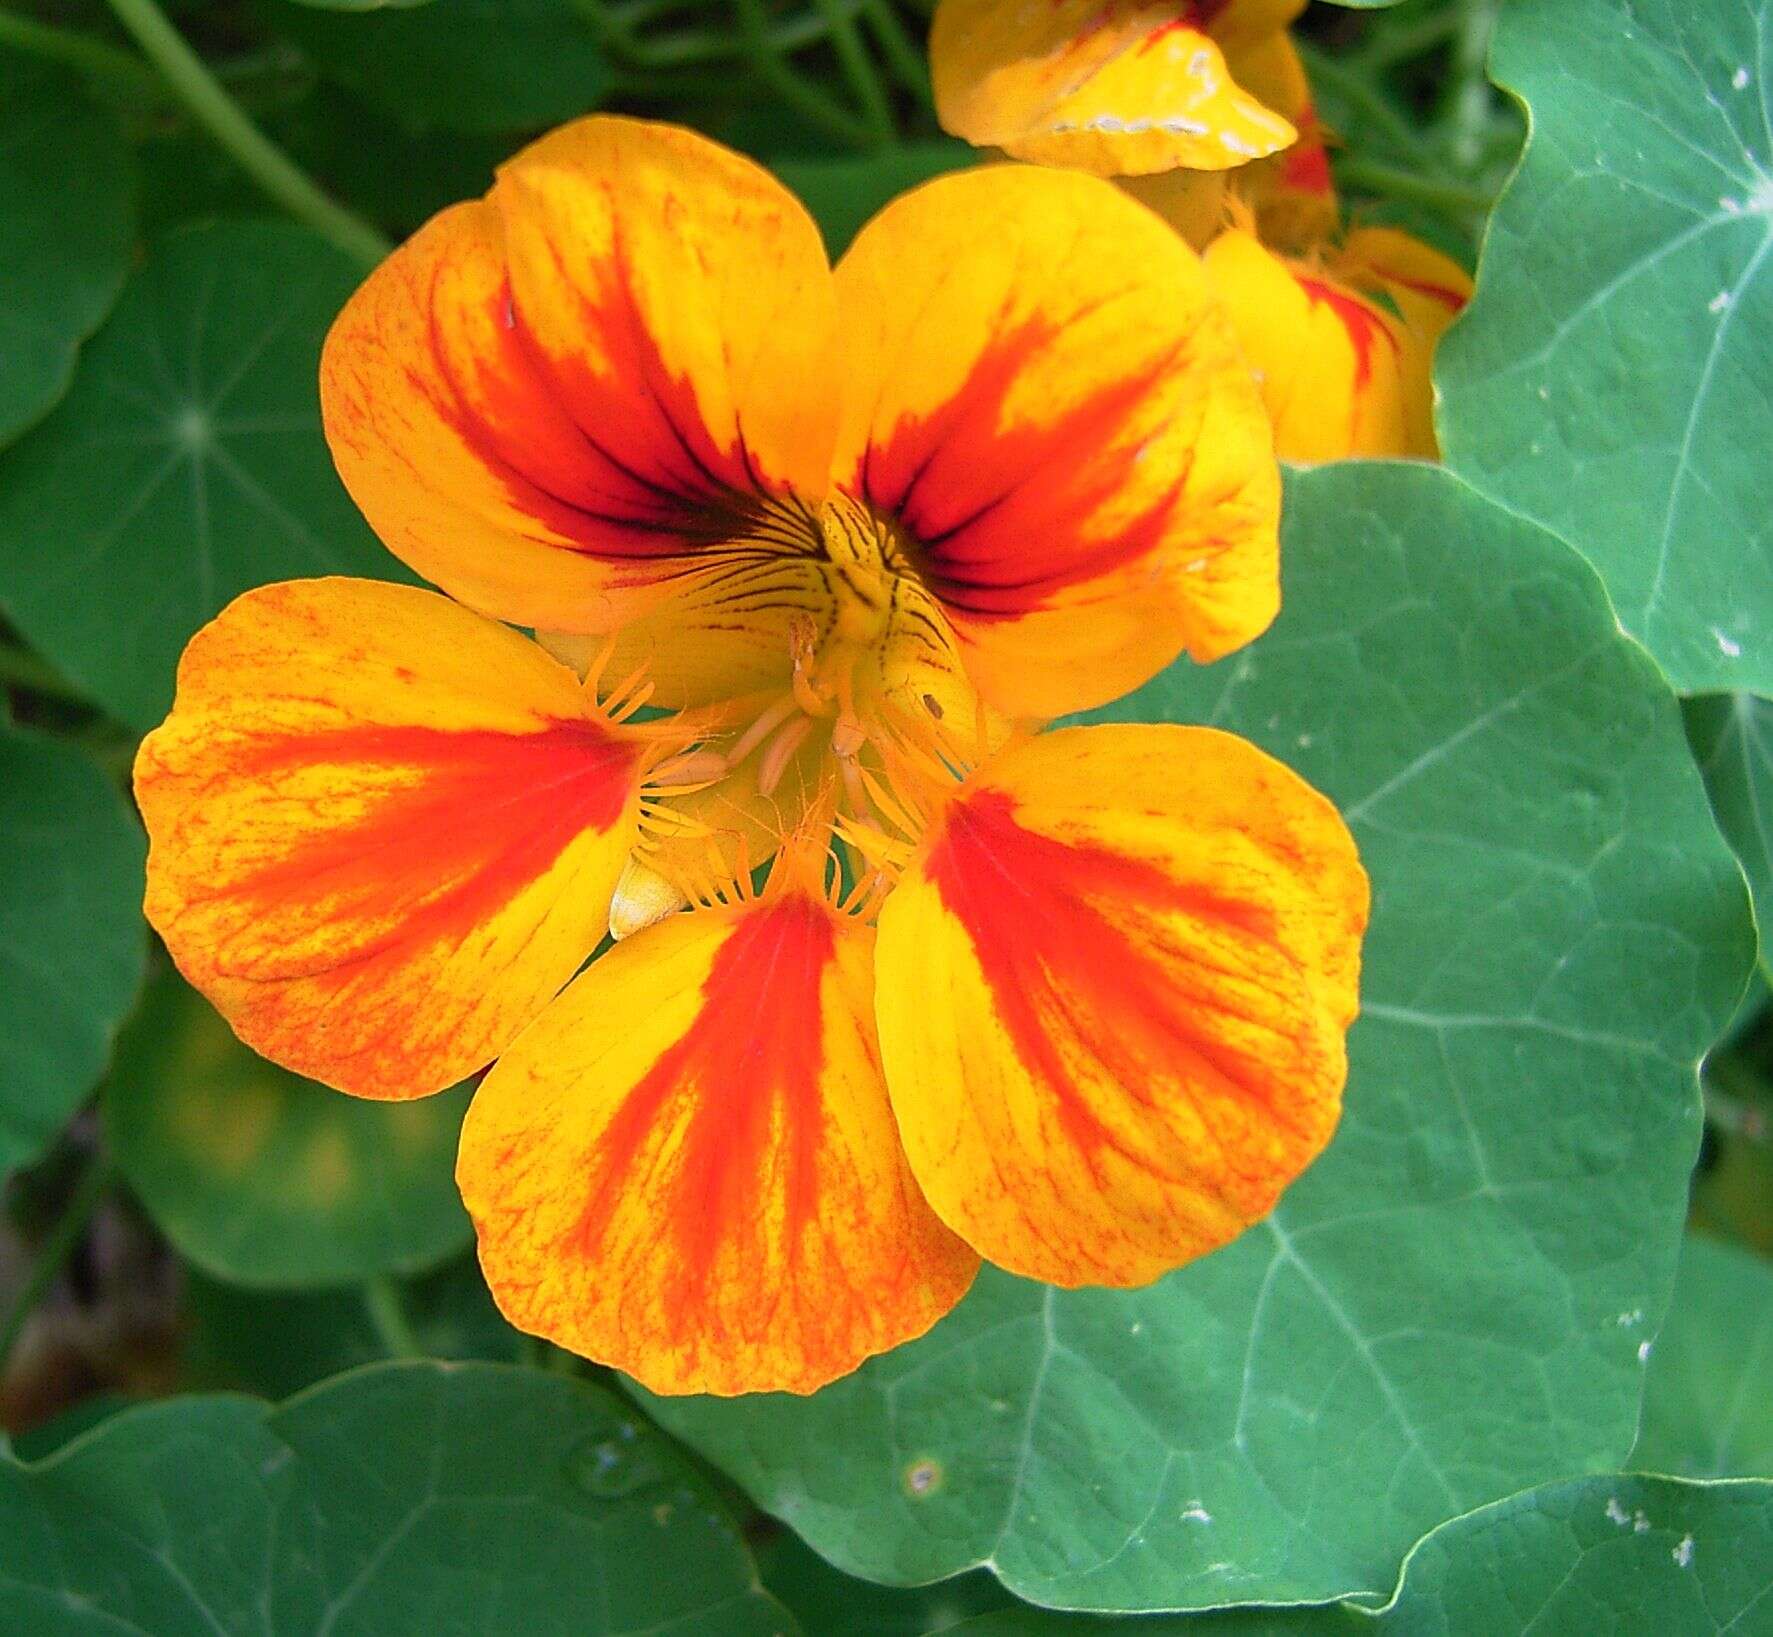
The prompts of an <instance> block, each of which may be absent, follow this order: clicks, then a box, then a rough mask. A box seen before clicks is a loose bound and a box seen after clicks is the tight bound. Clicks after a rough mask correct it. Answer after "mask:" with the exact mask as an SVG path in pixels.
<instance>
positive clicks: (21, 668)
mask: <svg viewBox="0 0 1773 1637" xmlns="http://www.w3.org/2000/svg"><path fill="white" fill-rule="evenodd" d="M7 687H10V688H23V689H25V690H26V691H27V692H29V693H34V694H39V695H41V696H42V697H43V698H45V699H59V700H60V701H61V702H62V703H63V704H65V705H90V704H91V703H92V701H91V700H90V699H88V698H87V697H86V695H85V694H83V693H82V692H81V691H80V690H79V689H78V688H77V687H75V686H74V684H73V683H72V682H70V681H68V679H67V678H66V677H64V676H63V675H62V674H61V672H60V671H58V670H56V668H55V667H54V666H53V665H51V664H49V663H48V661H46V660H42V659H39V658H38V657H37V656H36V655H35V654H33V653H27V652H26V651H25V650H24V649H23V648H10V647H7V646H6V645H5V644H0V688H7Z"/></svg>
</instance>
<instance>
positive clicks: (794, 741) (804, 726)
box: [757, 716, 813, 796]
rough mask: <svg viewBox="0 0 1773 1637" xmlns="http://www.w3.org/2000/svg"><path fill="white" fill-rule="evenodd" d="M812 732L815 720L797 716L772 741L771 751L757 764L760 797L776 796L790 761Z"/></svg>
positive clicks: (764, 754)
mask: <svg viewBox="0 0 1773 1637" xmlns="http://www.w3.org/2000/svg"><path fill="white" fill-rule="evenodd" d="M812 731H813V719H812V718H811V717H810V716H796V717H795V718H794V720H793V721H791V722H790V723H789V724H788V725H787V726H786V727H785V728H783V729H782V731H781V732H780V733H778V734H777V735H776V737H775V738H774V739H773V740H771V741H770V746H769V749H767V750H766V751H765V752H764V753H763V757H762V759H761V760H760V761H759V762H758V764H757V789H758V793H759V794H760V795H764V796H772V795H774V794H775V791H776V786H777V785H779V784H780V783H781V782H782V775H783V774H784V773H786V772H787V771H788V763H789V761H790V759H791V758H792V757H793V755H794V753H795V751H797V750H799V749H800V747H801V746H802V745H803V744H805V743H806V741H807V736H808V735H809V734H810V733H811V732H812Z"/></svg>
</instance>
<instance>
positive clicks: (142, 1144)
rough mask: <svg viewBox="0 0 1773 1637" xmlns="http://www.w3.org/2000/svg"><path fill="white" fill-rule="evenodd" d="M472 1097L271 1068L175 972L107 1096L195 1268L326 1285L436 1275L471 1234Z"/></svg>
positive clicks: (163, 1219)
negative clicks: (461, 1158)
mask: <svg viewBox="0 0 1773 1637" xmlns="http://www.w3.org/2000/svg"><path fill="white" fill-rule="evenodd" d="M469 1095H470V1091H469V1088H468V1087H466V1086H458V1087H456V1088H455V1089H454V1090H453V1091H446V1092H443V1093H441V1094H439V1095H438V1096H436V1097H425V1098H421V1099H419V1100H418V1101H416V1102H411V1103H372V1102H365V1101H363V1100H361V1099H359V1098H355V1097H347V1096H346V1095H345V1094H344V1093H343V1092H338V1091H332V1090H329V1089H328V1088H327V1087H325V1086H320V1085H316V1084H315V1083H314V1082H313V1081H311V1080H304V1079H302V1078H301V1077H300V1076H298V1075H294V1074H290V1073H288V1072H287V1071H286V1070H284V1069H280V1068H278V1067H277V1066H276V1064H274V1063H268V1062H266V1061H265V1059H264V1058H262V1057H260V1056H259V1055H258V1054H257V1053H256V1052H253V1051H249V1050H248V1049H247V1048H246V1047H245V1046H242V1045H241V1044H240V1043H239V1041H237V1040H236V1039H235V1038H234V1036H233V1034H232V1032H231V1031H230V1030H229V1028H228V1026H227V1024H226V1023H224V1022H223V1021H222V1020H221V1018H219V1017H218V1016H217V1015H216V1014H215V1012H214V1011H213V1010H212V1009H211V1008H210V1005H209V1003H208V1002H207V1001H205V1000H204V999H203V998H202V997H201V996H200V995H198V994H197V993H196V991H195V990H193V989H191V988H190V987H189V986H188V985H187V984H185V983H184V982H183V981H182V980H181V979H180V978H179V977H178V975H177V974H176V973H173V972H170V971H168V972H166V973H164V974H162V975H161V976H160V977H159V978H157V979H156V980H155V981H154V983H153V984H151V985H150V986H149V989H148V994H147V998H146V1000H145V1001H144V1002H143V1005H142V1008H141V1010H140V1012H139V1013H137V1015H136V1016H135V1018H134V1019H133V1020H132V1021H131V1023H130V1026H129V1027H128V1028H127V1029H126V1030H125V1031H124V1035H123V1039H122V1041H121V1042H120V1043H119V1047H118V1053H117V1066H116V1069H115V1071H114V1072H113V1073H112V1075H111V1077H110V1079H109V1080H108V1081H107V1082H106V1086H105V1099H104V1110H105V1129H106V1132H107V1134H108V1136H109V1137H110V1141H111V1147H112V1150H113V1152H114V1153H115V1155H116V1157H117V1162H118V1164H119V1165H120V1166H121V1167H122V1168H123V1173H124V1175H125V1176H126V1177H128V1179H129V1183H130V1186H131V1187H132V1188H133V1189H134V1190H135V1192H136V1194H137V1195H138V1196H139V1197H140V1199H141V1202H142V1203H143V1205H145V1206H146V1207H147V1209H148V1213H149V1215H151V1216H152V1217H153V1218H154V1221H155V1223H156V1224H157V1225H158V1226H159V1228H160V1230H161V1231H162V1232H163V1233H164V1234H165V1235H166V1237H167V1238H168V1239H170V1240H171V1241H172V1242H173V1244H175V1245H176V1246H177V1247H178V1248H179V1249H180V1250H181V1251H182V1252H183V1253H184V1254H185V1255H186V1256H188V1257H189V1258H190V1259H191V1260H192V1261H193V1262H195V1263H196V1264H197V1265H198V1267H200V1268H203V1269H205V1270H206V1271H208V1272H210V1273H212V1274H214V1275H215V1276H216V1277H218V1278H221V1279H229V1280H233V1281H235V1282H237V1283H239V1284H247V1285H276V1286H288V1285H327V1284H343V1283H345V1282H347V1281H349V1280H355V1279H363V1278H366V1277H367V1276H368V1275H370V1274H372V1273H386V1272H403V1271H406V1270H409V1269H413V1268H421V1267H428V1266H430V1265H432V1264H433V1263H436V1262H438V1261H441V1260H442V1259H443V1258H444V1257H445V1256H448V1255H449V1254H450V1253H451V1252H452V1251H456V1250H459V1249H461V1247H462V1246H463V1245H465V1244H466V1243H467V1241H468V1238H469V1236H470V1234H471V1233H472V1231H473V1230H472V1229H471V1227H470V1226H469V1222H468V1217H467V1213H466V1212H464V1211H463V1209H462V1206H461V1200H460V1198H459V1196H458V1195H457V1193H456V1186H455V1157H456V1137H457V1134H458V1133H459V1132H460V1130H461V1125H462V1116H463V1114H464V1113H466V1112H467V1107H468V1098H469Z"/></svg>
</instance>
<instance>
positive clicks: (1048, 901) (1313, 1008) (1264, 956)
mask: <svg viewBox="0 0 1773 1637" xmlns="http://www.w3.org/2000/svg"><path fill="white" fill-rule="evenodd" d="M1367 898H1368V894H1367V882H1366V877H1365V875H1364V874H1363V873H1362V871H1361V868H1360V864H1359V862H1358V860H1357V858H1356V856H1355V850H1354V844H1353V842H1352V840H1351V839H1350V838H1349V835H1348V832H1347V830H1346V828H1345V827H1344V826H1343V824H1342V821H1341V819H1340V818H1339V817H1338V815H1337V814H1336V812H1335V810H1334V808H1332V807H1331V806H1330V804H1329V803H1328V802H1327V801H1325V800H1324V798H1323V797H1321V796H1319V795H1318V794H1317V793H1316V792H1315V791H1313V790H1311V789H1310V788H1309V787H1308V786H1307V785H1305V784H1304V783H1302V782H1301V781H1300V780H1299V779H1298V778H1297V777H1296V776H1295V775H1293V774H1292V773H1291V772H1289V771H1288V770H1287V769H1286V768H1284V767H1282V766H1281V765H1280V764H1279V763H1278V762H1275V761H1273V760H1271V759H1270V758H1269V757H1267V756H1265V755H1264V754H1263V753H1262V752H1260V751H1258V750H1257V749H1255V748H1254V747H1253V746H1251V745H1249V744H1247V743H1245V742H1244V741H1243V740H1241V739H1236V738H1233V737H1231V736H1229V735H1227V734H1222V733H1217V732H1214V731H1212V730H1210V729H1205V728H1180V727H1095V728H1073V729H1067V730H1063V731H1060V732H1057V733H1053V734H1049V735H1047V736H1045V737H1043V738H1039V739H1035V740H1033V741H1029V742H1025V743H1023V744H1021V745H1019V746H1017V747H1015V748H1013V749H1012V750H1010V751H1008V752H1006V753H1005V754H1004V755H1003V756H1002V757H1000V758H999V759H997V760H996V761H994V762H992V763H989V764H987V766H986V767H985V768H984V769H982V770H981V771H980V773H979V774H977V775H976V776H975V777H974V778H973V779H972V780H971V781H969V783H968V784H967V785H966V786H964V787H963V788H962V791H961V793H960V794H959V796H958V797H957V798H956V799H955V801H954V802H953V804H952V805H951V806H950V807H949V809H948V810H947V812H946V814H945V815H944V817H943V818H942V820H941V821H940V822H939V824H938V825H937V827H936V828H935V829H934V831H933V832H932V834H931V835H930V836H928V837H927V838H926V840H925V843H924V846H923V850H922V852H921V854H920V857H919V859H918V860H917V861H916V862H915V863H914V864H913V866H912V867H911V868H910V869H909V870H908V871H907V872H906V874H905V876H904V878H903V879H902V880H901V881H900V883H899V885H898V886H897V887H896V888H895V889H894V890H893V892H892V894H891V896H890V897H889V898H888V899H887V902H886V905H885V907H884V909H883V910H882V912H881V918H880V944H879V951H878V958H879V968H880V978H879V984H878V1001H877V1009H878V1015H879V1022H880V1037H881V1052H882V1060H883V1062H884V1064H885V1067H886V1074H887V1084H888V1086H889V1088H890V1090H891V1094H892V1099H893V1108H894V1112H895V1113H896V1114H897V1116H898V1119H899V1127H900V1131H901V1133H902V1134H903V1137H904V1140H905V1146H906V1151H907V1153H908V1154H909V1156H910V1159H911V1166H912V1169H913V1171H914V1172H915V1173H916V1176H917V1179H918V1181H919V1183H921V1184H922V1186H923V1190H924V1193H925V1195H926V1197H927V1198H928V1199H929V1201H930V1203H931V1204H932V1205H933V1206H934V1207H935V1209H936V1211H937V1213H938V1214H939V1215H940V1216H941V1217H942V1219H943V1220H944V1221H945V1222H947V1223H948V1225H949V1226H950V1227H952V1228H953V1229H954V1230H955V1231H956V1232H957V1233H959V1234H960V1235H961V1236H962V1237H963V1238H964V1239H966V1240H967V1241H968V1242H969V1243H970V1244H971V1245H973V1246H974V1247H975V1248H976V1249H977V1250H978V1251H979V1252H980V1253H981V1254H982V1255H984V1256H985V1257H986V1258H988V1259H989V1260H990V1261H993V1262H995V1263H997V1264H998V1265H1000V1266H1002V1267H1005V1268H1008V1269H1009V1270H1010V1271H1012V1272H1015V1273H1019V1274H1023V1275H1026V1276H1027V1277H1030V1278H1035V1279H1043V1280H1047V1281H1049V1282H1051V1283H1053V1284H1059V1285H1066V1286H1075V1285H1081V1284H1104V1285H1137V1284H1143V1283H1145V1282H1147V1281H1149V1280H1151V1279H1155V1278H1157V1277H1158V1276H1159V1275H1161V1274H1163V1273H1166V1272H1168V1271H1169V1270H1170V1269H1172V1268H1174V1267H1177V1266H1179V1265H1181V1264H1182V1263H1184V1262H1187V1261H1189V1260H1191V1259H1192V1258H1194V1257H1197V1256H1200V1255H1202V1254H1204V1253H1205V1252H1207V1251H1209V1250H1212V1249H1214V1248H1216V1247H1217V1246H1219V1245H1222V1244H1224V1243H1225V1242H1226V1241H1228V1240H1230V1239H1232V1238H1233V1237H1235V1236H1236V1235H1237V1234H1238V1233H1240V1232H1242V1230H1243V1229H1244V1228H1246V1227H1248V1226H1249V1225H1250V1224H1251V1223H1252V1222H1255V1221H1257V1220H1258V1219H1259V1218H1261V1217H1262V1216H1264V1215H1265V1214H1266V1213H1267V1212H1268V1211H1269V1210H1271V1209H1272V1208H1273V1206H1274V1203H1275V1201H1276V1199H1277V1198H1278V1197H1279V1195H1280V1193H1281V1190H1282V1189H1283V1188H1285V1187H1286V1185H1287V1184H1288V1183H1289V1182H1291V1181H1292V1180H1293V1179H1294V1178H1295V1177H1296V1176H1297V1175H1298V1174H1299V1173H1300V1172H1301V1171H1302V1170H1303V1169H1304V1168H1305V1166H1306V1165H1307V1164H1309V1163H1310V1161H1311V1160H1312V1158H1313V1157H1314V1156H1315V1155H1316V1154H1317V1153H1318V1152H1319V1150H1321V1149H1322V1147H1323V1146H1324V1144H1325V1143H1326V1142H1327V1141H1328V1140H1329V1137H1330V1134H1331V1132H1332V1131H1333V1130H1334V1128H1335V1124H1336V1120H1337V1116H1338V1112H1339V1108H1340V1100H1341V1091H1342V1083H1343V1080H1344V1077H1345V1075H1346V1069H1347V1064H1346V1056H1345V1050H1344V1033H1345V1031H1346V1030H1347V1028H1348V1026H1349V1024H1350V1023H1351V1022H1352V1021H1353V1018H1354V1015H1355V1011H1356V1006H1357V994H1356V986H1357V977H1358V966H1359V956H1360V938H1361V934H1362V931H1363V929H1364V927H1365V925H1366V917H1367Z"/></svg>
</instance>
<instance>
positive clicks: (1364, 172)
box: [1336, 159, 1496, 216]
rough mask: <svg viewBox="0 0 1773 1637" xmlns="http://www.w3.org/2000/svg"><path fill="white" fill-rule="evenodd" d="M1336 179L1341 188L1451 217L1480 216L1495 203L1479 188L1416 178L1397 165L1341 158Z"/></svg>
mask: <svg viewBox="0 0 1773 1637" xmlns="http://www.w3.org/2000/svg"><path fill="white" fill-rule="evenodd" d="M1336 179H1337V180H1338V181H1339V182H1341V183H1342V185H1343V186H1344V187H1349V188H1357V189H1359V190H1361V191H1362V192H1365V193H1379V194H1384V195H1385V196H1387V197H1388V198H1392V199H1405V200H1408V201H1409V202H1410V203H1411V204H1418V205H1430V206H1432V207H1433V208H1434V209H1436V210H1446V211H1451V212H1453V213H1454V214H1455V215H1461V216H1464V215H1482V214H1483V213H1484V212H1485V211H1487V210H1489V209H1490V207H1491V206H1492V205H1494V204H1495V203H1496V200H1495V197H1494V195H1492V194H1489V193H1486V192H1485V191H1484V190H1483V189H1482V188H1469V187H1463V186H1461V185H1460V184H1459V183H1457V182H1436V181H1434V180H1433V179H1432V178H1430V177H1426V176H1418V175H1417V174H1416V173H1415V172H1414V171H1408V170H1404V169H1402V168H1401V167H1399V166H1397V165H1382V164H1380V163H1378V162H1377V161H1376V160H1371V159H1344V160H1342V161H1340V162H1339V163H1338V164H1337V166H1336Z"/></svg>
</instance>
